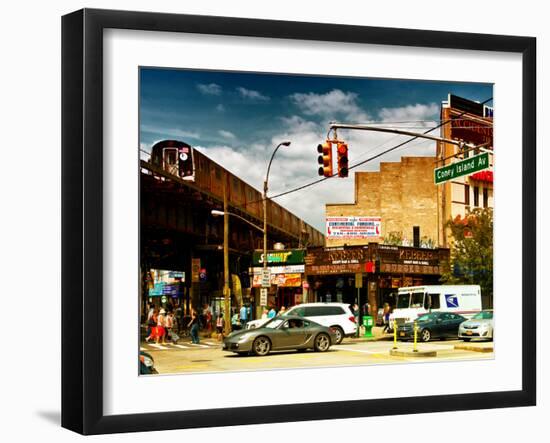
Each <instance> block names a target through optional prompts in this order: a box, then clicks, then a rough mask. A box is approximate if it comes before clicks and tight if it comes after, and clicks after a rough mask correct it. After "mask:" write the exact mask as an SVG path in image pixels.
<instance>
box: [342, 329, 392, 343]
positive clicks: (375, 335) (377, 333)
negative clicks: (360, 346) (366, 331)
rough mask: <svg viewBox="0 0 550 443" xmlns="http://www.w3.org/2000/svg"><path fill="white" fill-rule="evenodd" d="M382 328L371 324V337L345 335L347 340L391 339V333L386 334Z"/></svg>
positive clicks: (358, 341)
mask: <svg viewBox="0 0 550 443" xmlns="http://www.w3.org/2000/svg"><path fill="white" fill-rule="evenodd" d="M383 330H384V327H383V326H373V328H372V337H365V336H363V335H360V336H359V337H346V340H347V341H351V342H354V343H355V342H357V343H361V342H366V341H379V340H393V334H388V333H384V332H382V331H383Z"/></svg>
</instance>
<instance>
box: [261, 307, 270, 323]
mask: <svg viewBox="0 0 550 443" xmlns="http://www.w3.org/2000/svg"><path fill="white" fill-rule="evenodd" d="M268 312H269V311H268V310H267V308H264V310H263V312H262V320H265V319H266V318H268V317H267V314H268Z"/></svg>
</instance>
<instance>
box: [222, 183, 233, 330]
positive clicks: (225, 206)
mask: <svg viewBox="0 0 550 443" xmlns="http://www.w3.org/2000/svg"><path fill="white" fill-rule="evenodd" d="M223 280H224V283H223V299H224V304H225V309H224V311H225V313H224V317H225V327H224V332H225V335H226V336H227V335H229V334H230V332H231V306H230V304H231V289H230V288H229V208H228V203H227V172H224V176H223Z"/></svg>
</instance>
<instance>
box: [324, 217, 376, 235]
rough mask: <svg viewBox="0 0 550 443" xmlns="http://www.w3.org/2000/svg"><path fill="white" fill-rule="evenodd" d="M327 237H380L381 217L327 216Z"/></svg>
mask: <svg viewBox="0 0 550 443" xmlns="http://www.w3.org/2000/svg"><path fill="white" fill-rule="evenodd" d="M326 225H327V229H326V236H327V238H373V237H380V235H381V234H380V233H381V231H382V226H381V225H382V219H381V218H380V217H327V221H326Z"/></svg>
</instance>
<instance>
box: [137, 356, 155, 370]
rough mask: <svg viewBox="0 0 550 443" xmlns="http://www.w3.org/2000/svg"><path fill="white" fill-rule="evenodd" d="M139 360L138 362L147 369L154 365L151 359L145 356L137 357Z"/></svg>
mask: <svg viewBox="0 0 550 443" xmlns="http://www.w3.org/2000/svg"><path fill="white" fill-rule="evenodd" d="M139 360H140V361H141V362H142V363H143V364H144V365H145V366H147V367H148V368H152V367H153V365H154V364H155V363H154V362H153V359H152V358H149V357H147V356H146V355H140V356H139Z"/></svg>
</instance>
